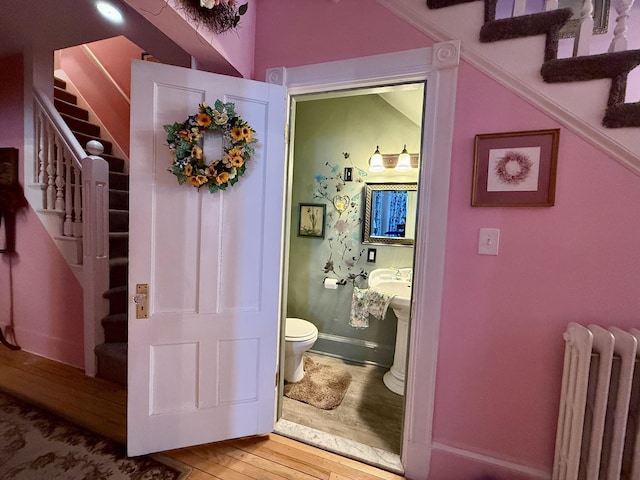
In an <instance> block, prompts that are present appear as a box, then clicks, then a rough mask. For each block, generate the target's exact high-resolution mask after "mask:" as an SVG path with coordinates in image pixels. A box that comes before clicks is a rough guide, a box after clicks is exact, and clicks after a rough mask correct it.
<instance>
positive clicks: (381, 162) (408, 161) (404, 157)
mask: <svg viewBox="0 0 640 480" xmlns="http://www.w3.org/2000/svg"><path fill="white" fill-rule="evenodd" d="M392 168H393V169H394V170H395V171H396V172H401V173H405V172H409V171H411V169H413V168H418V155H417V154H413V155H411V154H410V153H409V152H407V146H406V145H405V146H404V148H403V149H402V152H401V153H400V155H388V154H385V155H381V154H380V149H379V147H377V146H376V151H375V152H374V153H373V155H371V158H370V159H369V171H370V172H383V171H384V170H386V169H392Z"/></svg>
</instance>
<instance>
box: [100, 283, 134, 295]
mask: <svg viewBox="0 0 640 480" xmlns="http://www.w3.org/2000/svg"><path fill="white" fill-rule="evenodd" d="M127 291H128V288H127V286H126V285H125V286H121V287H113V288H110V289H109V290H107V291H106V292H104V293H103V294H102V296H103V297H104V298H111V297H113V296H116V295H123V294H124V295H126V294H127Z"/></svg>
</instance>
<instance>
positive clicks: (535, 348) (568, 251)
mask: <svg viewBox="0 0 640 480" xmlns="http://www.w3.org/2000/svg"><path fill="white" fill-rule="evenodd" d="M458 87H459V88H458V98H457V108H456V126H455V138H454V149H453V172H452V176H451V191H450V204H449V208H450V212H449V226H448V232H447V238H448V242H447V256H446V273H445V296H444V300H443V311H442V323H441V334H440V350H439V359H438V375H437V388H436V411H435V421H434V440H435V441H438V442H441V443H447V444H449V445H453V446H456V447H459V448H464V449H468V450H472V451H479V452H481V453H486V454H488V455H492V456H499V457H503V458H511V459H516V460H517V461H518V462H520V463H524V464H528V465H532V466H536V467H538V468H540V469H542V470H549V469H550V465H551V462H552V460H553V448H554V438H555V429H556V420H557V412H558V400H559V391H560V379H561V375H562V355H563V348H564V343H563V340H562V332H563V331H564V329H565V327H566V325H567V323H568V322H570V321H576V322H580V323H591V322H593V323H597V324H601V325H619V326H621V327H631V326H635V327H637V326H638V325H639V324H640V322H639V321H638V317H637V312H638V310H639V309H640V298H639V297H638V296H637V294H636V290H637V288H638V286H639V285H640V253H639V252H638V250H637V247H636V245H637V239H638V238H640V224H638V222H637V220H636V216H637V215H636V209H635V207H631V208H629V207H628V206H633V205H637V202H640V179H639V178H638V177H637V176H635V175H633V174H631V173H629V172H628V171H626V170H625V169H624V168H623V167H621V166H620V165H619V164H617V163H616V162H614V161H613V160H611V159H610V158H608V157H607V156H606V155H605V154H603V153H602V152H600V151H598V150H596V149H595V148H593V147H592V146H591V145H589V144H587V143H586V142H585V141H583V140H582V139H580V138H578V137H577V136H576V135H574V134H572V133H571V132H570V131H568V130H567V129H564V128H561V126H560V125H559V124H557V123H556V122H554V121H553V120H551V119H549V118H548V117H547V116H546V115H544V114H543V113H541V112H539V111H538V110H537V109H535V108H533V107H531V106H530V105H528V104H527V103H526V102H524V101H523V100H521V99H520V98H518V97H516V96H515V95H513V94H512V93H510V92H509V91H507V90H506V89H504V88H502V87H501V86H499V85H498V84H497V83H496V82H495V81H493V80H491V79H490V78H488V77H487V76H485V75H484V74H482V73H480V72H478V71H477V70H475V69H474V68H472V67H470V66H468V65H467V64H465V63H463V64H462V66H461V68H460V77H459V80H458ZM487 112H491V114H489V115H488V114H487ZM546 128H561V134H560V149H559V154H558V172H557V195H556V205H555V206H554V207H551V208H471V207H470V206H469V203H470V187H471V177H472V159H473V138H474V135H476V134H478V133H491V132H503V131H518V130H534V129H546ZM481 227H495V228H499V229H500V230H501V238H500V254H499V255H498V256H497V257H490V256H480V255H477V254H476V249H477V241H478V229H479V228H481ZM437 478H440V477H437ZM442 478H447V477H442Z"/></svg>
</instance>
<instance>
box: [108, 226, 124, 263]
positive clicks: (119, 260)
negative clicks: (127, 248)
mask: <svg viewBox="0 0 640 480" xmlns="http://www.w3.org/2000/svg"><path fill="white" fill-rule="evenodd" d="M118 233H122V232H118ZM127 235H128V232H127ZM128 263H129V257H115V258H109V266H115V265H127V264H128Z"/></svg>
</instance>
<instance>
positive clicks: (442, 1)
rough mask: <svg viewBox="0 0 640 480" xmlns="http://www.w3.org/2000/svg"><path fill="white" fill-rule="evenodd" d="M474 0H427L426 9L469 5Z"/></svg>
mask: <svg viewBox="0 0 640 480" xmlns="http://www.w3.org/2000/svg"><path fill="white" fill-rule="evenodd" d="M475 1H476V0H427V7H429V8H431V9H436V8H445V7H451V6H453V5H458V4H460V3H471V2H475Z"/></svg>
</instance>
